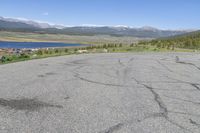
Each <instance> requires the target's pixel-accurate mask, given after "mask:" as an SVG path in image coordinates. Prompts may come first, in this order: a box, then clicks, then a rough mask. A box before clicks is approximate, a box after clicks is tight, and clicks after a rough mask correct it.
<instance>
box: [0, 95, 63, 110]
mask: <svg viewBox="0 0 200 133" xmlns="http://www.w3.org/2000/svg"><path fill="white" fill-rule="evenodd" d="M0 106H2V107H8V108H9V109H15V110H24V111H29V112H33V111H37V110H40V109H42V108H49V107H50V108H63V106H61V105H53V104H49V103H46V102H42V101H39V100H37V99H27V98H24V99H19V100H17V99H10V100H6V99H3V98H0Z"/></svg>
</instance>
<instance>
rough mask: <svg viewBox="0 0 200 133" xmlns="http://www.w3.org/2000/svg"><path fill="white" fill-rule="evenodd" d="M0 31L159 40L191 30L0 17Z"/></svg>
mask: <svg viewBox="0 0 200 133" xmlns="http://www.w3.org/2000/svg"><path fill="white" fill-rule="evenodd" d="M0 30H1V31H15V32H31V33H40V34H66V35H84V36H93V35H110V36H131V37H138V38H160V37H170V36H175V35H181V34H185V33H188V32H191V30H161V29H157V28H154V27H149V26H146V27H142V28H132V27H128V26H73V27H67V26H63V25H54V24H49V23H45V22H38V21H33V20H27V19H16V18H5V17H0Z"/></svg>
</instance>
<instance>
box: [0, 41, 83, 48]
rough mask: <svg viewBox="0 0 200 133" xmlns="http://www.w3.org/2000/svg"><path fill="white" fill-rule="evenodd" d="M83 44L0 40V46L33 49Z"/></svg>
mask: <svg viewBox="0 0 200 133" xmlns="http://www.w3.org/2000/svg"><path fill="white" fill-rule="evenodd" d="M74 46H83V45H82V44H69V43H59V42H55V43H54V42H1V41H0V48H15V49H22V48H27V49H33V48H52V47H74Z"/></svg>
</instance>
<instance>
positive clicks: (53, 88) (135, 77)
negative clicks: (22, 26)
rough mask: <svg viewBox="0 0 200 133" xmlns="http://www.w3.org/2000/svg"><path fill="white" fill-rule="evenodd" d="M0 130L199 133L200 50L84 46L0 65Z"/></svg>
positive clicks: (12, 132)
mask: <svg viewBox="0 0 200 133" xmlns="http://www.w3.org/2000/svg"><path fill="white" fill-rule="evenodd" d="M0 132H1V133H191V132H192V133H199V132H200V54H197V53H133V54H125V53H115V54H88V55H87V54H86V55H70V56H62V57H52V58H47V59H39V60H32V61H26V62H19V63H13V64H7V65H1V66H0Z"/></svg>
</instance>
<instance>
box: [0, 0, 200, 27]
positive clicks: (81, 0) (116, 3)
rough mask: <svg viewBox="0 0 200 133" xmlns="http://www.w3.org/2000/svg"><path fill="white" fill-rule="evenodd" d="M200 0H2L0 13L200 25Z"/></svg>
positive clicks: (65, 20) (64, 20) (68, 20)
mask: <svg viewBox="0 0 200 133" xmlns="http://www.w3.org/2000/svg"><path fill="white" fill-rule="evenodd" d="M199 14H200V0H1V1H0V16H4V17H16V18H27V19H33V20H41V21H47V22H52V23H55V24H64V25H83V24H94V25H127V26H133V27H142V26H153V27H157V28H162V29H196V28H198V29H200V15H199Z"/></svg>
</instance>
